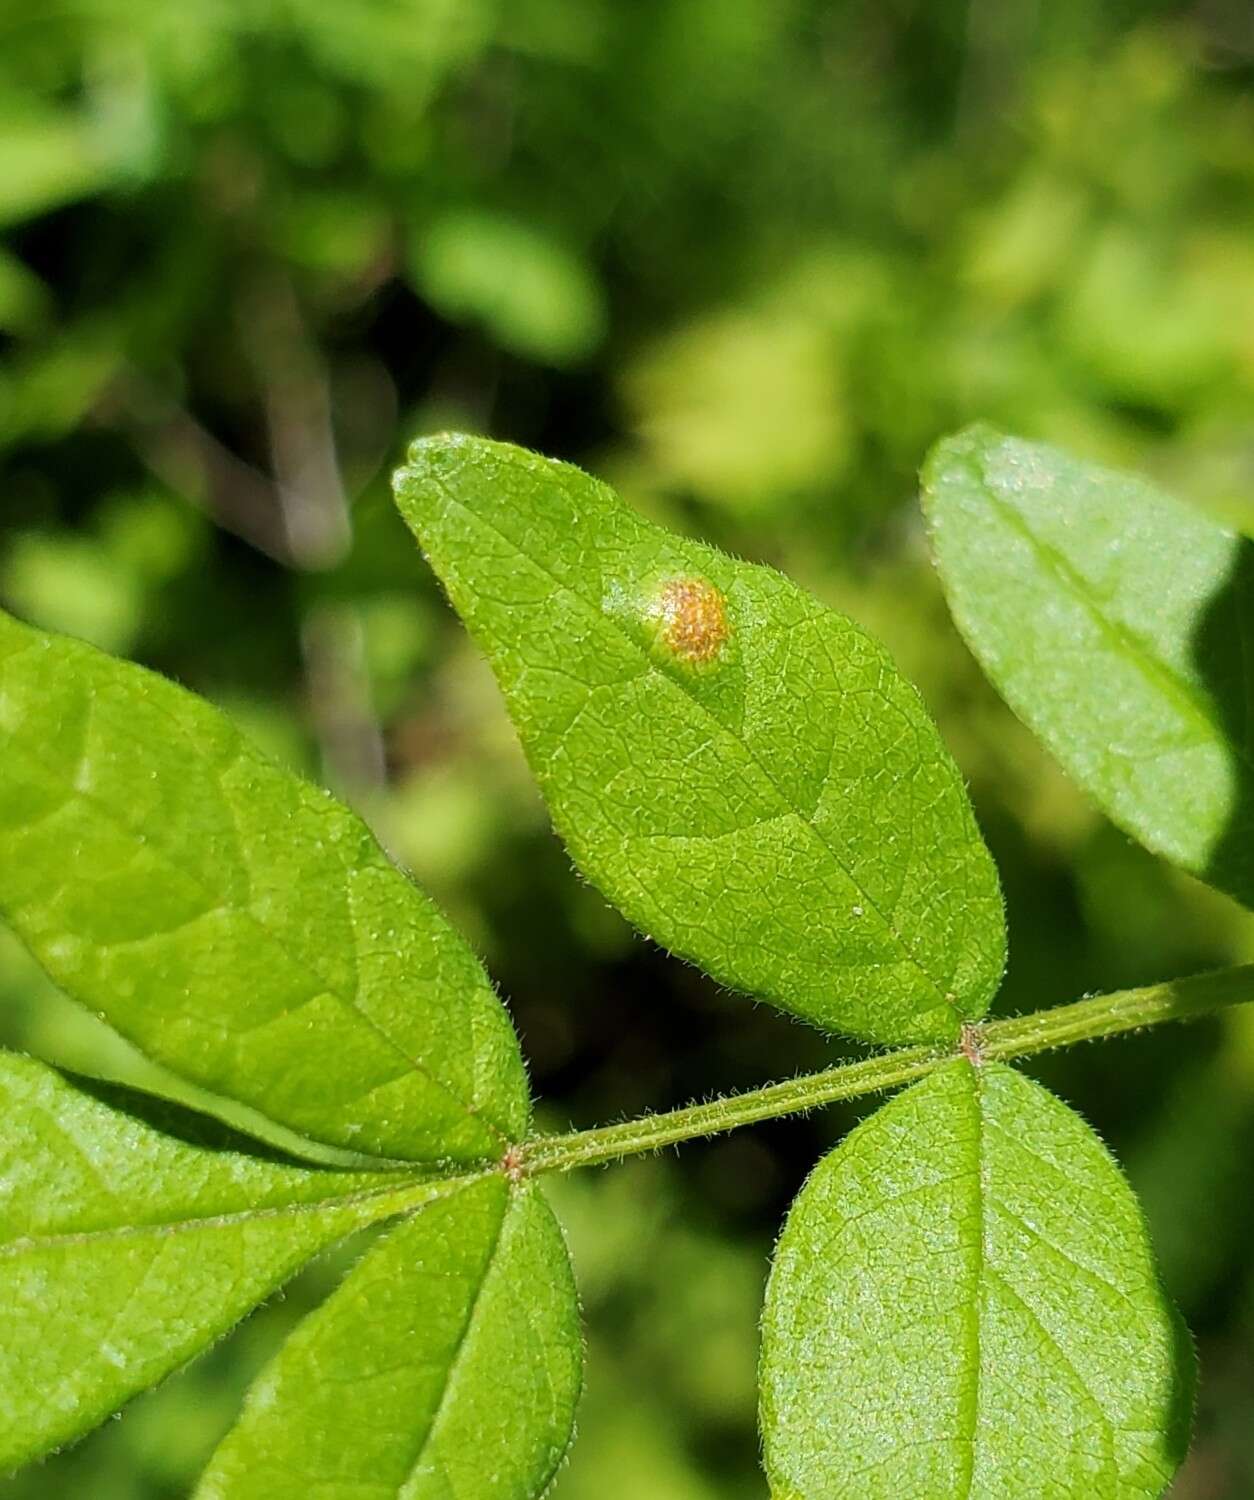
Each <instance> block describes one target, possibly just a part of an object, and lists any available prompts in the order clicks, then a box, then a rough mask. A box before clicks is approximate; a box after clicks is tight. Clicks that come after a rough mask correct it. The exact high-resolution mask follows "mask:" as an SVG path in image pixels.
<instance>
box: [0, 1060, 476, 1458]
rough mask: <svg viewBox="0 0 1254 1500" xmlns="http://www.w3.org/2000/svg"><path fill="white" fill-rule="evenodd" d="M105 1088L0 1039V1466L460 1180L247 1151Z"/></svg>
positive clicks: (60, 1436)
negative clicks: (355, 1239) (369, 1230)
mask: <svg viewBox="0 0 1254 1500" xmlns="http://www.w3.org/2000/svg"><path fill="white" fill-rule="evenodd" d="M105 1098H110V1099H112V1100H113V1101H114V1103H115V1104H118V1103H123V1102H125V1100H126V1092H125V1091H122V1090H116V1089H110V1088H108V1087H105V1086H100V1087H97V1086H96V1085H93V1084H90V1083H88V1082H87V1081H86V1080H84V1081H81V1082H79V1083H74V1082H71V1081H70V1080H68V1079H67V1078H65V1077H64V1076H62V1075H61V1074H59V1073H57V1072H56V1071H55V1070H53V1069H52V1068H49V1067H46V1066H45V1065H44V1064H43V1063H39V1062H35V1061H34V1060H32V1059H31V1058H26V1057H18V1056H15V1055H13V1054H11V1053H0V1114H2V1115H3V1117H4V1122H5V1128H4V1132H3V1137H2V1138H0V1288H2V1291H0V1303H2V1304H3V1307H4V1335H3V1337H2V1338H0V1471H5V1470H7V1469H9V1468H12V1467H15V1466H16V1465H18V1464H22V1463H25V1462H27V1461H28V1460H29V1459H31V1458H35V1457H37V1456H39V1455H40V1454H42V1453H46V1452H48V1451H49V1450H50V1449H52V1448H55V1447H57V1446H58V1445H60V1444H62V1443H65V1442H68V1441H69V1440H71V1439H73V1438H76V1437H78V1436H80V1435H81V1434H82V1433H84V1432H86V1431H88V1430H89V1429H90V1428H92V1427H94V1426H95V1425H96V1424H97V1423H98V1422H100V1421H102V1420H103V1419H104V1418H105V1417H107V1416H108V1415H109V1414H110V1412H113V1411H115V1410H116V1409H117V1408H118V1407H119V1406H120V1405H122V1403H123V1402H125V1401H127V1400H129V1399H130V1397H132V1396H133V1395H135V1394H136V1393H137V1392H139V1391H141V1390H145V1389H147V1388H148V1387H149V1386H152V1385H154V1384H156V1383H157V1381H159V1380H161V1379H162V1378H163V1377H164V1376H165V1375H167V1374H169V1373H170V1371H171V1370H174V1369H177V1368H178V1366H180V1365H181V1364H183V1363H184V1362H185V1361H186V1360H188V1359H190V1358H191V1356H192V1355H193V1354H195V1353H197V1352H198V1351H199V1350H201V1349H203V1348H204V1347H205V1346H206V1345H208V1344H210V1343H212V1342H213V1341H214V1340H215V1339H217V1338H218V1337H220V1336H221V1335H222V1334H223V1333H225V1332H226V1331H227V1330H228V1329H229V1328H231V1327H232V1325H234V1324H235V1323H236V1322H238V1321H239V1319H240V1318H241V1317H243V1315H244V1314H245V1313H246V1312H248V1311H249V1310H250V1309H251V1308H252V1307H253V1306H255V1305H256V1304H257V1303H258V1302H260V1301H261V1300H262V1299H263V1298H264V1297H266V1296H267V1295H268V1294H269V1293H270V1292H271V1291H273V1290H274V1288H275V1287H277V1286H279V1285H280V1284H281V1283H282V1282H284V1281H285V1280H287V1278H288V1277H289V1276H290V1275H292V1273H293V1272H295V1271H296V1270H297V1269H298V1268H299V1267H300V1266H301V1265H303V1264H304V1262H305V1261H307V1260H308V1259H309V1258H310V1256H312V1255H315V1254H316V1253H317V1252H318V1251H320V1250H322V1249H324V1248H326V1247H327V1246H328V1245H330V1244H332V1243H333V1242H334V1241H336V1240H338V1239H341V1238H343V1236H345V1235H347V1234H349V1233H350V1232H352V1231H353V1230H355V1229H358V1228H360V1227H361V1226H363V1225H365V1224H369V1223H372V1222H375V1221H376V1220H379V1219H383V1218H387V1217H389V1216H391V1215H393V1214H396V1213H397V1212H399V1211H401V1209H403V1208H412V1207H414V1206H415V1205H416V1204H418V1203H420V1202H422V1201H424V1200H425V1199H426V1198H427V1197H430V1196H432V1195H435V1194H438V1193H441V1192H448V1191H452V1190H453V1188H454V1187H455V1186H456V1185H457V1184H456V1183H454V1182H453V1181H452V1180H445V1181H440V1180H439V1179H432V1180H431V1181H430V1182H428V1183H425V1184H422V1183H419V1184H413V1183H410V1184H409V1185H407V1186H402V1187H398V1185H397V1183H396V1182H395V1181H394V1180H389V1177H388V1176H387V1175H386V1174H383V1173H378V1172H374V1173H349V1172H339V1171H330V1170H322V1169H319V1168H310V1167H305V1166H300V1165H296V1164H293V1163H290V1162H287V1161H285V1160H283V1159H281V1158H279V1157H277V1156H276V1155H275V1154H267V1153H266V1152H265V1150H264V1148H261V1147H257V1148H256V1153H257V1154H251V1153H249V1152H248V1151H247V1150H246V1149H245V1145H244V1142H243V1138H231V1137H229V1136H228V1135H227V1133H226V1132H223V1131H221V1129H220V1128H218V1129H217V1130H215V1129H214V1125H213V1124H211V1123H209V1122H205V1121H196V1120H195V1117H193V1116H191V1115H189V1114H185V1113H183V1112H181V1111H173V1110H167V1109H165V1108H164V1107H163V1106H161V1105H160V1104H159V1103H157V1102H156V1101H146V1102H145V1101H143V1100H142V1099H139V1100H136V1104H137V1105H138V1106H141V1108H140V1109H137V1111H136V1112H134V1113H130V1112H124V1111H123V1110H122V1109H119V1108H115V1107H111V1105H110V1104H106V1103H104V1102H102V1100H103V1099H105ZM146 1104H148V1105H153V1106H154V1107H153V1108H152V1109H151V1110H150V1109H148V1108H147V1107H146ZM144 1114H151V1115H153V1116H156V1117H160V1116H163V1115H164V1116H166V1117H167V1119H168V1122H169V1124H170V1126H171V1127H172V1128H171V1129H158V1128H156V1127H155V1126H154V1125H152V1124H151V1123H149V1122H148V1120H147V1119H145V1118H143V1117H142V1116H143V1115H144ZM192 1126H199V1127H200V1128H199V1129H192V1128H189V1127H192ZM201 1133H203V1134H204V1135H205V1136H206V1137H207V1138H208V1137H212V1136H214V1135H217V1136H219V1137H220V1140H219V1142H218V1145H219V1147H220V1149H212V1148H210V1147H208V1146H205V1145H199V1144H193V1143H192V1141H193V1138H194V1137H195V1135H197V1134H201Z"/></svg>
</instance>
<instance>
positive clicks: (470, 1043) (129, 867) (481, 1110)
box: [0, 613, 528, 1162]
mask: <svg viewBox="0 0 1254 1500" xmlns="http://www.w3.org/2000/svg"><path fill="white" fill-rule="evenodd" d="M0 913H3V915H4V916H6V917H7V918H8V920H9V921H10V922H11V923H12V925H13V927H14V928H15V929H16V930H17V932H18V933H19V934H20V935H21V937H22V938H23V939H24V940H25V942H26V943H27V945H28V946H29V947H30V949H31V951H32V952H33V953H34V954H35V956H36V958H38V959H39V960H40V962H41V963H42V964H43V966H44V968H45V969H47V971H48V973H49V974H50V975H51V977H52V978H53V979H54V980H55V981H56V983H58V984H59V985H60V986H61V987H62V988H63V989H65V990H66V991H67V992H68V993H69V994H71V995H73V996H74V997H75V998H76V999H78V1000H80V1001H82V1002H84V1003H85V1004H86V1005H88V1006H90V1007H91V1008H92V1009H93V1010H95V1011H97V1012H98V1013H99V1014H100V1015H101V1016H103V1018H104V1019H106V1020H107V1021H109V1022H110V1024H112V1025H113V1026H114V1027H116V1029H117V1030H118V1031H120V1032H121V1033H122V1034H123V1035H124V1036H127V1037H129V1038H130V1039H131V1041H133V1042H134V1043H136V1045H138V1046H139V1047H141V1048H142V1049H143V1050H144V1051H146V1052H147V1053H148V1054H149V1055H150V1056H152V1057H154V1058H156V1059H157V1060H158V1061H160V1062H162V1063H164V1064H165V1065H166V1066H168V1067H169V1068H171V1069H173V1070H174V1071H175V1072H178V1073H181V1074H182V1075H183V1077H185V1078H188V1079H190V1080H192V1081H193V1082H195V1083H197V1084H199V1085H202V1086H203V1087H204V1088H207V1089H209V1090H211V1091H213V1092H215V1093H217V1094H219V1095H224V1096H226V1097H228V1098H232V1099H236V1100H239V1101H242V1102H243V1103H245V1104H248V1105H250V1106H252V1107H254V1108H255V1109H257V1110H259V1111H261V1112H262V1113H263V1114H265V1115H267V1116H268V1117H269V1118H271V1119H273V1120H276V1121H278V1122H279V1123H281V1124H283V1125H285V1126H287V1127H289V1128H291V1129H293V1130H296V1131H300V1132H303V1133H304V1134H305V1135H307V1136H310V1137H313V1138H316V1139H319V1140H322V1141H326V1142H329V1143H331V1144H333V1145H336V1146H343V1147H349V1148H352V1149H355V1150H357V1151H360V1152H366V1153H376V1154H382V1155H384V1156H393V1157H403V1158H406V1159H409V1160H414V1161H420V1162H435V1161H457V1162H469V1161H474V1160H480V1159H483V1158H486V1157H489V1156H492V1157H499V1156H500V1155H501V1154H502V1152H503V1150H504V1148H505V1146H506V1144H507V1143H508V1142H509V1141H511V1140H517V1139H518V1138H519V1136H520V1135H521V1134H522V1133H523V1131H524V1130H525V1127H526V1123H527V1118H528V1097H527V1083H526V1077H525V1074H524V1070H523V1066H522V1061H521V1057H520V1055H519V1052H518V1044H517V1040H516V1038H515V1036H514V1034H513V1030H512V1028H511V1027H510V1024H509V1020H508V1018H507V1017H506V1015H505V1012H504V1010H503V1008H502V1007H501V1005H500V1002H499V1001H498V999H497V997H496V995H495V994H494V992H493V990H492V987H491V985H490V983H489V981H488V978H487V976H486V975H485V974H484V972H483V969H482V967H481V966H480V964H479V962H478V960H477V959H476V958H475V957H474V955H473V954H472V953H471V952H470V950H469V948H468V947H467V946H466V945H465V943H463V942H462V940H461V939H460V938H459V937H458V936H457V935H456V934H455V933H454V932H453V930H452V929H451V928H450V927H449V926H448V924H447V923H446V922H445V921H444V919H443V918H442V917H441V916H440V914H439V913H438V912H437V911H436V910H435V908H434V907H433V906H432V904H431V903H430V902H429V901H428V900H427V899H426V897H425V896H423V895H422V893H421V892H420V891H419V890H418V889H417V888H416V887H415V886H414V885H413V883H412V882H411V881H410V880H408V879H407V878H406V877H405V876H404V875H403V874H401V872H400V871H398V870H397V869H396V868H395V867H394V866H393V865H392V864H391V863H390V862H389V861H388V859H387V857H386V856H385V855H384V854H383V852H382V850H381V849H380V848H379V847H378V845H377V844H376V843H375V841H374V839H373V838H372V837H371V835H370V833H369V831H368V830H367V829H366V827H365V825H364V824H363V823H362V822H361V821H360V820H359V819H358V818H357V817H355V816H354V815H353V814H352V813H350V812H349V811H348V810H347V809H346V808H344V807H342V806H341V805H340V804H339V803H338V802H336V801H335V800H334V799H333V798H331V797H330V796H328V795H327V794H326V793H325V792H322V791H320V790H318V789H317V788H315V787H313V786H311V785H308V784H307V783H305V782H303V781H301V780H299V779H298V778H296V777H294V776H291V775H289V774H287V773H286V772H284V771H282V770H280V769H279V768H278V767H277V766H275V765H274V764H272V763H271V762H270V761H268V760H267V759H266V758H265V756H263V755H262V754H261V753H260V752H259V751H257V750H255V749H254V748H253V746H252V745H251V744H250V743H249V742H248V741H247V740H246V739H245V738H244V737H243V736H242V735H241V734H240V733H239V732H238V731H237V730H236V729H235V728H234V727H233V726H232V725H231V723H230V722H229V721H228V720H227V719H226V718H225V717H224V716H223V715H222V714H221V713H219V712H218V711H217V710H216V709H214V708H213V707H211V706H210V705H209V704H207V703H205V702H203V701H202V700H201V699H198V698H196V697H194V696H193V695H192V694H190V693H187V692H185V691H184V690H183V689H181V688H179V687H176V686H175V685H174V684H173V683H171V682H168V681H166V680H165V679H164V678H161V677H158V676H156V675H155V674H154V673H151V672H147V671H144V670H142V669H141V668H139V667H136V666H132V665H131V664H130V663H127V662H118V661H114V660H112V659H111V658H109V657H107V656H104V655H102V654H101V653H100V652H98V651H96V650H94V649H92V648H91V647H90V646H85V645H83V644H82V643H81V642H78V641H72V640H69V639H66V638H64V637H59V636H53V635H49V634H45V633H44V632H42V631H38V630H33V629H31V628H29V627H27V626H25V625H22V624H19V623H18V622H17V621H16V620H14V619H12V618H11V617H10V616H8V615H4V614H2V613H0Z"/></svg>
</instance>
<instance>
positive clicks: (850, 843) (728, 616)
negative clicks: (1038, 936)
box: [396, 437, 1005, 1042]
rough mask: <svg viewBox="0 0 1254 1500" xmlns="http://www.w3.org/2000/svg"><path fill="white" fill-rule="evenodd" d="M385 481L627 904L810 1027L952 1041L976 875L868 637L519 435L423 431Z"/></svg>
mask: <svg viewBox="0 0 1254 1500" xmlns="http://www.w3.org/2000/svg"><path fill="white" fill-rule="evenodd" d="M396 486H397V498H398V503H399V505H400V509H401V511H402V513H403V514H404V516H405V518H406V520H407V521H408V522H409V524H410V526H411V527H412V529H413V530H414V532H415V533H416V534H417V536H418V538H419V540H420V542H421V543H422V546H423V548H424V549H425V551H426V553H427V555H428V557H429V558H430V560H431V562H432V565H433V566H434V568H435V569H436V571H437V572H438V573H439V575H440V577H441V578H442V580H443V581H444V584H445V586H446V587H447V589H448V592H449V595H450V597H451V599H452V601H453V604H454V605H455V606H456V608H457V609H458V611H459V612H460V614H461V615H462V617H463V618H464V619H465V621H466V623H467V625H468V626H469V628H470V631H471V633H472V634H473V635H474V637H475V639H476V640H477V641H478V643H479V645H480V646H481V647H482V648H483V650H484V651H485V652H486V654H487V655H488V657H489V659H490V660H491V662H492V665H493V667H494V669H495V671H496V675H497V678H498V680H499V681H500V683H501V686H502V688H503V690H504V693H505V697H506V700H507V703H508V705H509V709H510V712H511V714H512V715H513V718H514V722H515V724H516V725H517V727H518V730H519V733H520V735H521V737H522V742H523V745H524V748H525V749H526V752H527V755H528V757H529V759H530V762H531V765H532V768H533V770H534V771H535V773H536V776H537V778H538V780H539V782H540V785H541V787H542V789H543V791H544V794H545V797H546V798H547V800H548V803H549V807H550V809H551V811H552V814H553V819H554V822H555V823H556V825H557V828H558V830H559V832H560V833H561V834H562V836H563V838H564V839H565V840H566V843H567V845H568V846H569V848H570V850H571V853H572V854H573V856H574V859H575V862H576V863H577V864H578V865H579V867H580V869H581V870H583V871H584V873H585V874H586V875H587V876H588V877H589V878H590V879H591V880H592V881H594V882H595V883H596V884H597V885H598V886H599V887H600V888H601V890H602V891H604V892H605V894H606V895H607V896H608V897H609V898H610V899H611V900H612V901H613V902H614V903H615V904H616V905H617V906H618V907H619V908H620V909H621V910H622V911H623V912H624V913H625V914H626V916H627V917H628V918H629V919H630V920H631V921H632V922H634V923H635V924H636V925H637V926H638V927H639V928H641V929H642V930H643V931H644V932H646V933H648V934H649V935H650V936H651V937H653V938H655V939H656V940H657V941H658V942H660V943H662V944H664V945H665V946H666V947H668V948H670V949H673V950H674V951H675V952H677V953H680V954H683V955H684V956H685V957H688V958H691V959H693V960H695V961H696V962H697V963H699V964H701V965H702V966H703V967H704V968H706V969H707V970H708V971H709V972H710V973H711V974H713V975H714V976H715V977H716V978H718V979H720V980H722V981H724V982H725V983H727V984H730V985H733V986H735V987H737V988H740V989H744V990H748V991H750V992H752V993H754V994H759V995H762V996H764V997H766V998H768V999H770V1000H772V1001H774V1002H775V1003H776V1004H777V1005H780V1006H782V1007H783V1008H784V1009H787V1010H790V1011H792V1012H794V1013H796V1014H798V1015H801V1016H804V1017H805V1018H807V1019H808V1020H811V1021H813V1022H815V1023H817V1024H818V1025H820V1026H825V1027H828V1028H831V1029H833V1030H840V1031H845V1032H849V1033H852V1034H855V1035H858V1036H862V1037H867V1038H871V1039H874V1040H877V1041H881V1042H900V1041H910V1040H942V1039H952V1038H953V1037H955V1036H956V1035H957V1031H958V1027H959V1024H960V1021H961V1019H962V1018H964V1017H975V1016H979V1015H981V1014H983V1012H984V1010H985V1009H986V1007H987V1005H988V1003H989V1000H990V998H991V996H992V994H993V992H994V990H995V989H996V987H997V983H998V980H999V978H1000V976H1001V971H1002V966H1003V962H1004V942H1005V940H1004V926H1003V917H1002V906H1001V897H1000V893H999V890H998V884H997V877H996V873H995V871H994V869H993V866H992V863H991V861H990V859H989V856H988V853H987V851H986V850H985V848H984V845H983V843H982V841H981V839H980V835H979V832H978V830H977V828H976V826H975V821H974V817H973V815H972V812H971V808H970V806H969V804H968V802H967V798H966V793H965V790H964V788H963V785H962V781H961V778H960V776H959V775H958V772H957V770H956V769H955V767H954V765H953V763H952V761H951V760H950V759H949V757H948V755H947V754H946V753H945V750H944V748H943V746H942V745H941V743H940V740H939V738H938V736H937V734H936V730H935V728H934V726H933V725H932V723H931V721H930V719H929V718H928V716H927V714H926V712H925V710H924V708H923V706H922V704H921V702H920V700H919V698H918V695H917V694H916V693H915V691H914V689H913V688H912V687H910V685H909V684H907V683H906V682H905V681H904V680H903V679H902V678H901V677H900V676H899V675H898V674H897V672H896V670H895V669H894V667H893V665H892V663H891V662H890V660H889V659H888V657H887V655H886V654H885V652H884V651H883V650H882V648H881V647H880V646H878V645H877V644H876V643H875V642H874V641H872V640H871V639H869V638H868V637H867V636H866V635H865V634H864V633H863V632H862V631H861V630H860V629H858V628H857V627H856V626H855V625H854V624H853V623H852V622H851V621H849V620H847V619H845V618H843V617H842V616H840V615H838V614H836V613H834V612H833V611H832V610H829V609H826V608H824V607H823V606H822V605H820V604H819V603H818V602H817V601H816V600H814V599H812V598H810V597H809V596H808V595H806V594H805V593H803V592H802V591H801V590H799V589H798V588H796V587H795V586H794V585H793V584H791V583H789V582H788V581H787V580H786V579H784V578H782V577H781V576H780V575H778V574H777V573H774V572H772V571H771V570H770V569H767V568H762V567H754V566H750V565H748V564H745V563H739V562H736V561H734V560H733V559H731V558H729V557H726V556H724V555H722V554H720V553H719V552H716V551H715V550H714V549H713V548H710V547H706V546H702V545H700V544H698V543H696V542H690V541H686V540H684V539H682V538H680V537H676V536H673V535H671V534H670V533H669V532H666V531H663V530H661V529H660V528H658V527H656V526H653V525H650V524H648V523H647V522H645V521H643V520H641V519H640V518H639V517H637V516H636V515H634V514H633V513H632V512H631V511H630V510H628V509H627V507H625V506H624V505H623V504H622V503H621V502H620V501H619V500H618V499H617V497H616V496H615V495H614V494H613V493H612V492H611V491H610V490H609V489H607V488H606V486H605V485H603V484H599V483H597V482H596V481H595V480H593V479H591V478H589V477H588V476H587V475H585V474H583V473H581V472H579V471H578V470H577V469H573V468H570V467H569V466H567V465H565V464H558V463H552V462H549V461H548V460H545V459H542V458H538V457H536V456H535V455H533V454H529V453H526V452H523V451H522V450H521V449H517V448H511V447H508V446H505V445H503V444H497V443H489V442H484V441H480V440H477V439H472V438H462V437H445V438H433V439H426V440H423V441H421V442H418V443H416V444H414V446H413V447H412V449H411V450H410V455H409V465H408V467H407V468H405V469H402V470H401V471H400V473H399V474H398V476H397V480H396Z"/></svg>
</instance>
